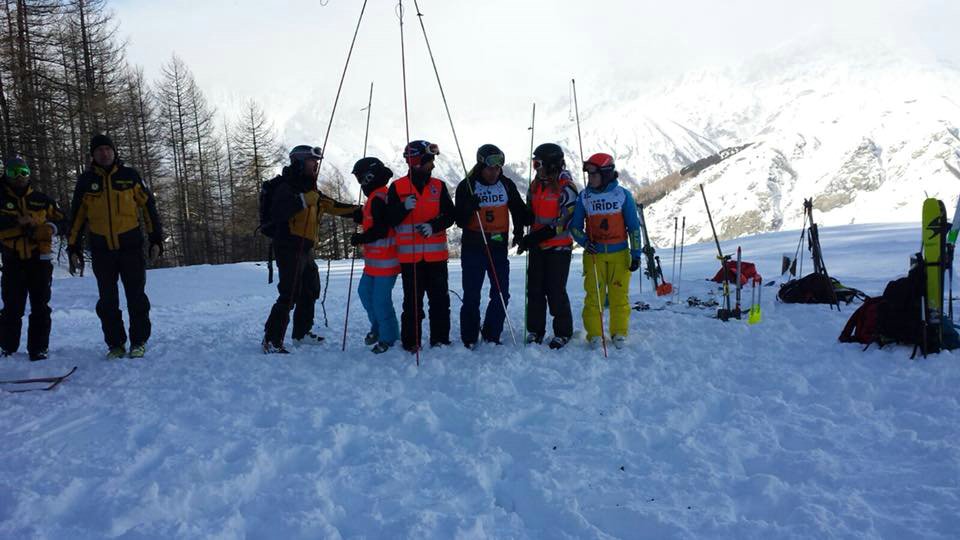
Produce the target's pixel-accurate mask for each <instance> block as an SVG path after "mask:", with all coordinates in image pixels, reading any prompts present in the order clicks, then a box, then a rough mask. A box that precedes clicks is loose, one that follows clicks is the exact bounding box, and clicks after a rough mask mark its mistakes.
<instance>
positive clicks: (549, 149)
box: [533, 143, 564, 170]
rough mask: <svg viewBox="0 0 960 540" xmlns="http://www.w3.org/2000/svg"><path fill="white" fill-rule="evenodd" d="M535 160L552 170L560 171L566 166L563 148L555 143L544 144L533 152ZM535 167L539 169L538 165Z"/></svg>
mask: <svg viewBox="0 0 960 540" xmlns="http://www.w3.org/2000/svg"><path fill="white" fill-rule="evenodd" d="M533 160H534V161H539V162H540V163H542V164H543V165H545V166H546V167H547V168H548V169H550V170H560V169H562V168H563V166H564V161H563V148H560V146H559V145H556V144H554V143H543V144H541V145H540V146H538V147H537V148H536V149H535V150H534V151H533ZM534 167H537V164H536V163H534Z"/></svg>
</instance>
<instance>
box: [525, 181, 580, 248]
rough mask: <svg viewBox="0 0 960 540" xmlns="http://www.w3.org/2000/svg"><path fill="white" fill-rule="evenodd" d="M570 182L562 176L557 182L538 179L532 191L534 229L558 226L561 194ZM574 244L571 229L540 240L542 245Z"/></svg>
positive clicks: (549, 246)
mask: <svg viewBox="0 0 960 540" xmlns="http://www.w3.org/2000/svg"><path fill="white" fill-rule="evenodd" d="M569 184H570V181H569V180H567V179H565V178H561V179H559V180H558V181H557V184H556V185H554V184H548V183H546V182H543V181H540V180H537V181H536V183H535V184H534V186H533V191H532V192H531V198H532V200H531V202H530V205H531V206H532V207H533V226H532V229H533V230H534V231H538V230H540V229H542V228H544V227H556V226H557V219H558V218H559V217H560V196H561V195H562V194H563V190H564V188H565V187H566V186H568V185H569ZM571 245H573V237H572V236H571V235H570V231H569V230H566V231H564V232H562V233H560V234H558V235H556V236H554V237H553V238H550V239H548V240H544V241H543V242H540V247H542V248H551V247H564V246H571Z"/></svg>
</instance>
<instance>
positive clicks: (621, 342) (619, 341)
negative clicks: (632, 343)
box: [610, 334, 627, 350]
mask: <svg viewBox="0 0 960 540" xmlns="http://www.w3.org/2000/svg"><path fill="white" fill-rule="evenodd" d="M610 341H612V342H613V346H614V347H616V348H617V349H618V350H619V349H622V348H624V347H626V346H627V336H621V335H620V334H614V335H613V337H612V338H610Z"/></svg>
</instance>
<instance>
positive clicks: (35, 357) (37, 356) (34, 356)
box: [30, 350, 47, 362]
mask: <svg viewBox="0 0 960 540" xmlns="http://www.w3.org/2000/svg"><path fill="white" fill-rule="evenodd" d="M46 359H47V351H46V350H43V351H36V352H32V353H30V361H31V362H38V361H40V360H46Z"/></svg>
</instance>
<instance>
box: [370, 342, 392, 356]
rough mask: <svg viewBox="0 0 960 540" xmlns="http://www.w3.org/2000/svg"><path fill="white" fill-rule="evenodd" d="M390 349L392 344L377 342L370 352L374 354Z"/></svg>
mask: <svg viewBox="0 0 960 540" xmlns="http://www.w3.org/2000/svg"><path fill="white" fill-rule="evenodd" d="M389 350H390V345H387V344H386V343H377V344H376V345H374V346H373V348H372V349H370V352H372V353H373V354H383V353H385V352H387V351H389Z"/></svg>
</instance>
